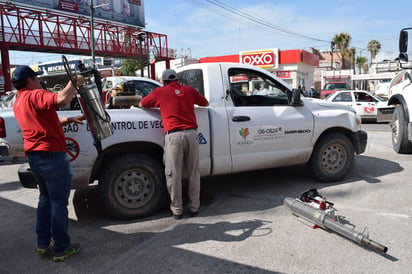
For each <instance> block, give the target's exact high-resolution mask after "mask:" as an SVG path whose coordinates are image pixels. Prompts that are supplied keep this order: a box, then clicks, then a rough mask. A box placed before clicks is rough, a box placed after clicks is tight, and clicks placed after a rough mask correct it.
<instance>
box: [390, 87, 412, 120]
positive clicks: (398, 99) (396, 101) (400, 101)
mask: <svg viewBox="0 0 412 274" xmlns="http://www.w3.org/2000/svg"><path fill="white" fill-rule="evenodd" d="M388 105H400V106H401V107H402V111H403V114H404V116H405V120H406V122H410V121H411V120H410V118H411V117H409V109H408V104H407V103H406V101H405V98H403V96H401V95H398V94H396V95H394V96H392V97H391V98H390V99H389V102H388Z"/></svg>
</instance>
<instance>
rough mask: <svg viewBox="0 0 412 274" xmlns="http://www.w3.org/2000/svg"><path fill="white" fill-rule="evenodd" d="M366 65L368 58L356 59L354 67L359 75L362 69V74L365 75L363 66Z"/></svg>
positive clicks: (359, 57)
mask: <svg viewBox="0 0 412 274" xmlns="http://www.w3.org/2000/svg"><path fill="white" fill-rule="evenodd" d="M367 64H368V58H366V57H362V56H358V57H356V66H357V67H358V71H359V73H361V71H362V69H364V70H363V73H365V65H367Z"/></svg>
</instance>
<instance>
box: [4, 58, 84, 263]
mask: <svg viewBox="0 0 412 274" xmlns="http://www.w3.org/2000/svg"><path fill="white" fill-rule="evenodd" d="M40 74H41V72H34V71H33V70H32V69H31V68H30V67H29V66H20V67H17V68H16V69H15V70H14V72H13V76H12V83H13V85H14V87H15V88H16V89H17V98H16V101H15V102H14V105H13V111H14V114H15V115H16V119H17V121H18V123H19V124H20V127H21V130H22V133H23V140H24V151H25V153H26V155H27V158H28V161H29V164H30V168H31V171H32V173H33V175H34V177H35V179H36V182H37V184H38V187H39V191H40V195H39V202H38V206H37V224H36V234H37V252H38V253H39V254H42V255H43V254H46V253H47V252H48V250H49V248H50V243H51V239H53V240H54V244H53V246H52V250H53V253H54V257H53V260H54V261H55V262H59V261H63V260H64V259H65V258H66V257H68V256H70V255H73V254H76V253H78V252H79V250H80V245H79V244H73V243H71V242H70V236H69V234H68V210H67V204H68V199H69V194H70V186H71V179H72V170H71V167H70V162H69V160H68V158H67V155H66V140H65V137H64V133H63V128H62V125H67V124H69V123H73V122H74V123H82V120H83V119H84V117H83V115H81V116H76V117H70V118H67V117H65V118H59V117H58V116H57V112H56V110H57V109H58V108H60V107H63V106H65V105H67V104H68V103H70V101H71V100H72V99H73V96H74V94H75V88H74V86H73V85H72V83H71V82H69V83H68V84H67V86H66V87H65V88H64V89H63V90H62V91H60V92H58V93H51V92H48V91H47V90H44V89H41V88H40V81H39V79H38V78H37V75H40ZM77 82H78V84H79V86H81V85H83V83H84V79H83V77H81V76H79V77H78V78H77Z"/></svg>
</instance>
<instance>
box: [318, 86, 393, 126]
mask: <svg viewBox="0 0 412 274" xmlns="http://www.w3.org/2000/svg"><path fill="white" fill-rule="evenodd" d="M325 100H326V101H330V102H336V103H339V104H343V105H347V106H350V107H352V108H353V109H354V110H355V111H356V113H357V114H359V115H360V116H361V118H362V120H369V119H371V120H376V118H377V109H378V107H381V106H386V105H387V101H385V100H384V99H383V98H381V97H379V96H377V95H375V94H372V93H370V92H368V91H364V90H340V91H336V92H335V93H333V94H331V95H329V96H328V97H326V98H325Z"/></svg>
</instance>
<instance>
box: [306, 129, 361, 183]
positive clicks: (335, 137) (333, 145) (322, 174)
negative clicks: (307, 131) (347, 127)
mask: <svg viewBox="0 0 412 274" xmlns="http://www.w3.org/2000/svg"><path fill="white" fill-rule="evenodd" d="M354 160H355V150H354V147H353V144H352V142H351V141H350V140H349V139H348V137H346V136H345V135H343V134H341V133H330V134H328V135H325V136H324V137H322V139H320V140H319V141H318V142H317V144H316V146H315V148H314V149H313V152H312V156H311V158H310V160H309V162H308V164H307V166H308V169H309V170H310V172H311V173H312V174H313V176H314V177H315V178H316V179H318V180H320V181H321V182H326V183H327V182H335V181H339V180H342V179H343V178H344V177H345V176H346V175H347V174H348V173H349V171H350V170H351V168H352V166H353V162H354Z"/></svg>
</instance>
